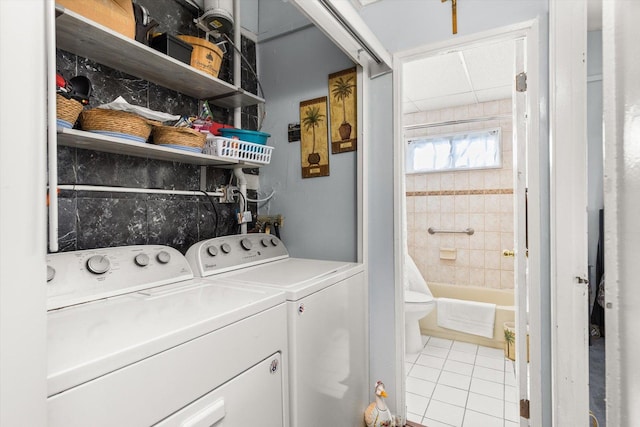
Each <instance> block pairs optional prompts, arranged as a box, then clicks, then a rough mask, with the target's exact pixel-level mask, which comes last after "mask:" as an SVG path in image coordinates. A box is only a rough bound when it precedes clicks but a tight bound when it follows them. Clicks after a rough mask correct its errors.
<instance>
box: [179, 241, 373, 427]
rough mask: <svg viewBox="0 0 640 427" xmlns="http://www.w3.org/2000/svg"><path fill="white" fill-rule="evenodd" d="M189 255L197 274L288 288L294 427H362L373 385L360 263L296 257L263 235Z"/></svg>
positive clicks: (204, 246)
mask: <svg viewBox="0 0 640 427" xmlns="http://www.w3.org/2000/svg"><path fill="white" fill-rule="evenodd" d="M186 257H187V260H188V261H189V263H190V264H191V267H192V269H193V271H194V274H195V275H196V276H202V277H207V278H214V279H215V280H224V281H225V282H227V283H235V284H238V285H242V286H259V287H261V288H263V289H271V290H279V291H284V292H285V294H286V298H287V303H286V305H287V325H288V326H287V333H288V338H289V346H288V350H289V351H288V353H285V354H284V357H285V362H286V363H285V364H286V365H287V366H288V372H289V395H290V402H289V404H290V420H291V426H292V427H316V426H318V427H320V426H322V427H324V426H336V427H342V426H345V427H346V426H349V427H352V426H362V425H363V414H364V410H365V409H366V406H367V405H368V403H369V401H368V397H369V388H370V384H369V378H368V375H369V374H368V372H369V341H368V337H369V333H368V292H367V286H366V283H365V280H364V269H363V266H362V265H361V264H356V263H349V262H338V261H321V260H310V259H301V258H291V257H289V254H288V252H287V249H286V248H285V246H284V245H283V244H282V242H281V241H280V240H279V239H278V238H276V237H274V236H271V235H265V234H248V235H241V236H226V237H219V238H215V239H210V240H206V241H202V242H199V243H197V244H195V245H193V246H192V247H191V248H189V250H188V251H187V254H186ZM239 265H242V266H244V267H243V268H238V266H239Z"/></svg>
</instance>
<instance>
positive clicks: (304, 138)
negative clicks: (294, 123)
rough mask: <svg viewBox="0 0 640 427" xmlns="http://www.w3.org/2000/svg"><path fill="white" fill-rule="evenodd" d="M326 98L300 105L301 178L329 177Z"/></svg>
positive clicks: (304, 102)
mask: <svg viewBox="0 0 640 427" xmlns="http://www.w3.org/2000/svg"><path fill="white" fill-rule="evenodd" d="M326 112H327V97H326V96H324V97H321V98H316V99H311V100H309V101H303V102H301V103H300V125H301V126H300V155H301V159H300V160H301V163H302V165H301V166H302V177H303V178H311V177H316V176H327V175H329V147H328V134H327V116H326Z"/></svg>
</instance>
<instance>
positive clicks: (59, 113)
mask: <svg viewBox="0 0 640 427" xmlns="http://www.w3.org/2000/svg"><path fill="white" fill-rule="evenodd" d="M81 111H82V104H81V103H79V102H78V101H76V100H75V99H67V98H65V97H64V96H62V95H60V94H56V118H58V119H60V120H64V121H65V122H69V123H71V126H73V124H74V123H75V122H76V120H78V116H79V115H80V112H81Z"/></svg>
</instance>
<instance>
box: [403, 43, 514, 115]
mask: <svg viewBox="0 0 640 427" xmlns="http://www.w3.org/2000/svg"><path fill="white" fill-rule="evenodd" d="M514 63H515V43H514V42H513V41H508V42H499V43H493V44H489V45H484V46H480V47H475V48H471V49H464V50H462V51H455V52H449V53H446V54H442V55H437V56H431V57H428V58H424V59H420V60H416V61H412V62H409V63H406V64H405V65H404V68H403V73H402V80H403V90H402V93H403V109H404V110H403V112H404V113H405V114H407V113H415V112H419V111H429V110H436V109H440V108H446V107H454V106H458V105H468V104H476V103H479V102H487V101H493V100H497V99H504V98H509V97H510V96H511V91H512V85H513V79H514V75H515V72H514Z"/></svg>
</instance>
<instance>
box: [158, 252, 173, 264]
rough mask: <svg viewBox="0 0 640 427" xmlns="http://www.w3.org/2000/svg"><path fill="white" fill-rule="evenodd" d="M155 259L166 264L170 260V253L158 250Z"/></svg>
mask: <svg viewBox="0 0 640 427" xmlns="http://www.w3.org/2000/svg"><path fill="white" fill-rule="evenodd" d="M156 259H157V260H158V262H159V263H160V264H168V263H169V261H171V255H170V254H169V252H167V251H160V252H158V255H156Z"/></svg>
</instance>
